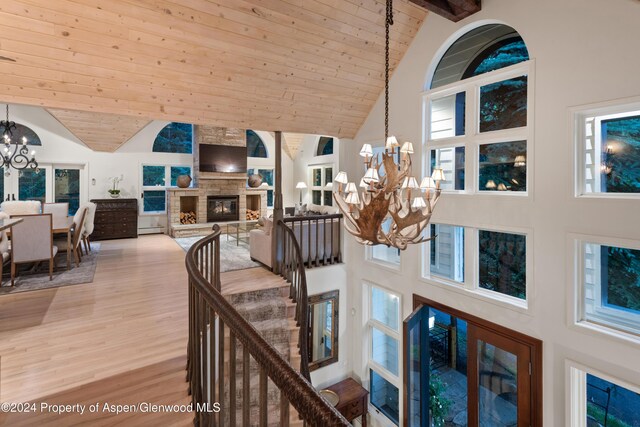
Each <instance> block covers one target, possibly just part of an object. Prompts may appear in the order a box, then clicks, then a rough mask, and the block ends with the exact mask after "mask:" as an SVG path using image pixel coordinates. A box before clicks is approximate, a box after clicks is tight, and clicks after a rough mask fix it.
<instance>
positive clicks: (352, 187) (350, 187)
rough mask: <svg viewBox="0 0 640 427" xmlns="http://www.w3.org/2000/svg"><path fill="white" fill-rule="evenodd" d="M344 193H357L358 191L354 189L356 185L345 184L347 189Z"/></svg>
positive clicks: (351, 183)
mask: <svg viewBox="0 0 640 427" xmlns="http://www.w3.org/2000/svg"><path fill="white" fill-rule="evenodd" d="M344 191H346V192H347V193H357V192H358V189H357V188H356V184H354V183H353V182H350V183H348V184H347V188H346V189H345V190H344Z"/></svg>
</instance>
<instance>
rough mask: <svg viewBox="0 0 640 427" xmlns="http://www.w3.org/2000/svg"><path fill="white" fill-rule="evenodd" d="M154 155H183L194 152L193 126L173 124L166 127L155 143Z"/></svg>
mask: <svg viewBox="0 0 640 427" xmlns="http://www.w3.org/2000/svg"><path fill="white" fill-rule="evenodd" d="M153 152H154V153H182V154H191V153H192V152H193V125H190V124H188V123H176V122H172V123H169V124H168V125H166V126H165V127H164V128H162V130H161V131H160V132H159V133H158V136H156V139H155V141H153Z"/></svg>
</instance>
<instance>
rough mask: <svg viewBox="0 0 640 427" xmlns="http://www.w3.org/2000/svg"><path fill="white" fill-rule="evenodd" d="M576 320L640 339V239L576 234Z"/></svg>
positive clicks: (636, 339)
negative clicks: (638, 240)
mask: <svg viewBox="0 0 640 427" xmlns="http://www.w3.org/2000/svg"><path fill="white" fill-rule="evenodd" d="M574 248H575V249H574V252H575V254H576V262H575V265H576V272H575V286H574V289H576V292H575V294H574V295H572V298H571V301H575V307H576V310H575V314H574V319H573V322H574V323H575V324H577V325H579V326H586V327H589V328H590V329H595V330H598V331H602V332H607V333H608V334H610V335H614V336H618V337H621V338H624V339H631V340H635V341H640V242H635V241H630V240H626V239H610V238H609V239H607V238H602V237H596V236H576V237H575V240H574Z"/></svg>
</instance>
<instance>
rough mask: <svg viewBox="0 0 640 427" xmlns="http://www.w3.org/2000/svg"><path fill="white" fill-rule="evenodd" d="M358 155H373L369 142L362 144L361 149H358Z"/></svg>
mask: <svg viewBox="0 0 640 427" xmlns="http://www.w3.org/2000/svg"><path fill="white" fill-rule="evenodd" d="M360 155H361V156H362V157H371V156H373V148H371V144H364V145H363V146H362V149H361V150H360Z"/></svg>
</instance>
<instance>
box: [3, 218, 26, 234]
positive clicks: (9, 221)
mask: <svg viewBox="0 0 640 427" xmlns="http://www.w3.org/2000/svg"><path fill="white" fill-rule="evenodd" d="M22 221H24V220H23V219H22V218H2V219H0V231H5V230H8V229H10V228H11V227H13V226H14V225H16V224H20V223H21V222H22Z"/></svg>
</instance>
